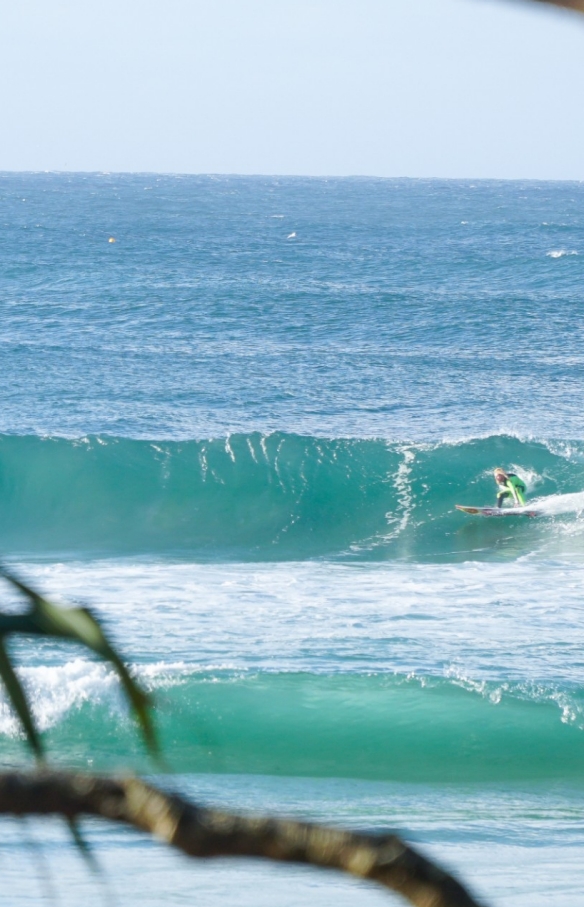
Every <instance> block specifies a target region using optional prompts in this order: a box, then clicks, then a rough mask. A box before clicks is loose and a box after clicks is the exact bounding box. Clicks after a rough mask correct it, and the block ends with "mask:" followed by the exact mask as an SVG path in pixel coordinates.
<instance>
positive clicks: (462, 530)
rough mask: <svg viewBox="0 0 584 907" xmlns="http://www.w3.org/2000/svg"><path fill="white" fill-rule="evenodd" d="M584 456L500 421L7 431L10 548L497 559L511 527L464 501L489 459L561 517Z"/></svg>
mask: <svg viewBox="0 0 584 907" xmlns="http://www.w3.org/2000/svg"><path fill="white" fill-rule="evenodd" d="M583 460H584V443H582V442H559V441H558V442H553V443H546V442H538V441H527V440H521V439H518V438H514V437H510V436H505V435H501V436H493V437H490V438H477V439H472V438H471V439H467V440H465V441H461V442H444V443H442V444H413V443H406V442H389V441H385V440H383V439H354V438H318V437H311V436H301V435H294V434H284V433H278V432H275V433H273V434H269V435H262V434H260V433H252V434H247V435H243V434H242V435H230V436H228V437H226V438H216V439H211V440H207V441H186V442H165V441H144V440H132V439H128V438H110V437H107V438H106V437H88V438H82V439H78V440H67V439H64V438H39V437H21V436H8V435H4V436H0V501H1V502H2V509H3V519H2V521H0V546H1V547H2V550H3V551H4V552H5V553H6V554H16V555H21V554H24V555H26V554H31V553H32V554H33V555H38V554H41V555H43V556H44V555H51V556H55V555H56V556H58V557H61V556H67V555H68V554H71V555H75V556H78V555H84V554H89V555H102V556H112V555H113V556H123V555H127V554H142V553H144V554H148V555H155V556H156V555H160V556H162V557H164V556H170V555H174V554H179V555H181V556H186V557H194V558H195V559H196V558H199V559H216V558H218V559H239V560H302V559H306V558H312V557H328V556H333V557H337V556H343V557H349V558H357V559H364V560H371V559H373V560H379V559H381V560H383V559H407V560H414V561H424V560H465V559H466V560H468V559H474V558H479V559H480V558H481V557H487V558H488V557H490V556H492V555H493V554H497V550H498V548H500V546H501V544H502V540H503V539H504V538H506V537H507V535H508V533H507V531H506V530H503V527H499V528H497V529H496V528H495V527H494V526H493V525H492V523H493V522H495V521H481V522H482V525H480V526H479V525H478V523H477V521H476V520H475V521H474V523H473V522H472V521H469V520H468V519H466V520H465V518H462V517H461V515H460V514H458V513H455V512H454V505H455V504H457V503H463V504H473V505H479V506H481V505H484V504H492V503H493V500H494V496H495V488H494V483H493V480H492V468H493V465H497V464H500V463H503V464H505V465H507V466H508V467H509V468H513V469H514V470H515V471H516V472H518V473H519V474H520V475H522V477H523V478H524V479H525V480H526V482H527V485H528V490H529V494H530V497H531V496H533V495H536V496H537V498H538V499H541V498H544V499H545V508H546V512H547V513H549V515H550V516H553V517H558V516H559V515H561V514H565V513H567V512H568V511H567V510H566V509H564V510H562V509H561V506H562V505H561V501H560V500H559V499H558V498H557V496H558V495H564V504H565V503H566V501H567V500H568V499H567V497H566V496H572V499H573V500H572V504H574V500H575V497H574V496H575V495H577V494H579V493H581V489H582V486H583V485H584V473H583V470H582V462H583ZM529 503H531V501H530V502H529ZM579 509H581V508H579V507H578V508H575V507H574V506H572V505H571V512H577V511H578V510H579ZM528 522H529V523H531V524H532V525H528ZM488 523H490V524H491V525H490V526H488V525H487V524H488ZM523 523H524V525H521V526H519V525H516V526H515V529H514V532H513V539H512V542H511V543H510V545H511V547H510V548H509V549H508V550H507V551H506V552H505V556H509V553H512V554H513V555H514V556H521V555H522V554H527V553H530V552H532V551H534V550H537V549H538V548H540V547H541V546H542V545H543V544H545V543H547V542H548V541H549V539H550V537H551V536H553V535H554V534H555V535H556V536H557V534H558V531H557V527H556V528H554V527H553V526H550V523H549V521H548V523H547V525H543V524H542V521H523ZM543 523H545V521H543ZM536 524H537V525H536ZM560 528H561V527H560ZM572 528H573V527H572ZM574 544H575V542H574Z"/></svg>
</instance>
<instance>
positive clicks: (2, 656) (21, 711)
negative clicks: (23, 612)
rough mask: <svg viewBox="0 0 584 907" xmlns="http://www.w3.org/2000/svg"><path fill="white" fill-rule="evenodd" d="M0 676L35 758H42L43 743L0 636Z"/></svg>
mask: <svg viewBox="0 0 584 907" xmlns="http://www.w3.org/2000/svg"><path fill="white" fill-rule="evenodd" d="M0 677H1V678H2V682H3V683H4V686H5V687H6V692H7V693H8V697H9V699H10V702H11V703H12V707H13V708H14V711H15V712H16V714H17V715H18V717H19V718H20V720H21V722H22V726H23V727H24V730H25V733H26V736H27V739H28V742H29V745H30V747H31V749H32V750H33V752H34V754H35V755H36V757H37V759H39V760H42V758H43V744H42V741H41V738H40V735H39V733H38V731H37V729H36V727H35V723H34V719H33V717H32V711H31V708H30V706H29V704H28V700H27V698H26V694H25V692H24V689H23V687H22V684H21V683H20V680H19V679H18V677H17V676H16V672H15V670H14V668H13V667H12V663H11V661H10V658H9V657H8V653H7V652H6V649H5V647H4V640H3V639H1V638H0Z"/></svg>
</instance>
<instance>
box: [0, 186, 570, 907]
mask: <svg viewBox="0 0 584 907" xmlns="http://www.w3.org/2000/svg"><path fill="white" fill-rule="evenodd" d="M583 202H584V194H583V189H582V186H581V185H580V184H570V183H561V184H560V183H558V184H556V183H498V182H479V183H470V182H460V183H458V182H441V181H408V180H371V179H354V180H338V179H335V180H323V179H314V180H307V179H288V178H286V179H284V178H282V179H272V178H270V179H267V178H265V179H264V178H237V177H229V178H228V177H218V178H215V177H172V176H156V175H126V176H116V175H107V174H101V175H99V174H98V175H57V174H0V213H1V216H0V288H1V294H0V300H1V301H0V305H1V306H2V315H3V317H2V319H1V321H0V343H1V344H2V367H3V383H2V388H3V406H2V407H1V408H0V500H1V502H2V517H3V518H2V520H1V521H0V550H1V551H2V552H3V553H4V554H3V556H4V558H5V559H6V560H8V562H9V563H10V564H11V565H12V566H13V569H16V570H18V571H19V572H20V573H21V574H22V575H23V576H25V577H27V578H29V579H30V580H31V581H32V582H34V583H35V584H36V585H37V586H38V587H39V588H41V589H43V590H44V591H45V592H46V593H47V594H49V595H51V596H52V597H53V598H55V599H56V600H59V601H69V602H75V603H78V602H84V603H88V604H90V605H91V606H92V607H93V608H94V609H95V610H96V611H97V612H98V613H99V614H100V615H101V616H102V618H103V619H104V620H105V621H106V623H107V626H108V629H109V632H110V633H111V635H112V636H113V637H114V639H115V640H116V641H117V642H118V644H119V646H120V647H121V648H122V650H123V651H124V652H125V654H126V657H127V660H128V661H129V663H130V664H131V665H132V670H133V671H135V673H136V675H137V676H138V677H139V678H140V679H141V680H142V682H143V683H144V685H145V686H146V687H147V688H148V689H149V690H150V691H151V692H152V694H153V696H154V699H155V703H156V718H157V723H158V725H159V728H160V733H161V737H162V741H163V745H164V750H165V754H166V757H167V761H168V763H169V774H168V775H167V776H165V777H163V778H162V779H161V781H162V783H164V784H167V785H170V786H173V787H177V788H178V789H180V790H183V791H185V792H187V793H190V794H192V795H193V796H200V797H202V798H203V799H206V800H208V801H209V802H213V801H217V802H221V803H228V804H230V805H232V806H233V807H234V808H236V809H237V808H239V809H253V810H263V809H265V810H268V809H273V810H276V811H278V812H282V813H291V814H294V815H303V816H306V817H309V818H316V819H322V820H326V821H331V822H337V823H344V824H348V825H354V826H358V827H367V828H378V829H386V828H388V827H398V828H400V829H401V830H402V831H403V832H404V834H405V835H406V836H409V837H410V838H411V839H412V840H415V841H416V842H417V843H419V844H420V846H421V847H423V848H425V849H426V850H427V851H428V852H429V853H431V854H434V855H435V856H436V857H438V858H439V859H441V860H443V861H444V862H445V863H446V864H447V865H448V866H449V867H450V868H451V869H452V870H453V871H455V872H458V873H460V874H461V875H462V876H463V877H464V878H465V879H466V880H467V881H468V883H469V884H470V885H471V887H473V888H474V889H475V890H476V891H477V892H479V894H481V895H482V896H483V897H484V898H485V899H486V900H488V901H489V902H490V903H492V904H496V905H500V907H511V905H514V907H515V905H521V907H523V905H525V907H527V905H528V904H529V905H533V904H536V905H538V904H542V905H543V904H544V903H546V904H547V903H549V902H550V900H553V901H554V902H556V903H562V904H566V905H576V904H579V903H580V900H581V891H582V888H583V886H584V872H583V871H582V869H581V867H580V863H581V860H580V858H579V848H581V846H582V844H584V827H583V824H582V818H581V816H582V806H583V804H584V785H583V783H582V778H583V775H582V766H583V764H584V682H583V674H582V651H583V646H584V618H583V613H584V612H583V603H582V570H583V534H584V522H583V521H582V512H584V431H583V423H582V415H581V399H582V378H583V366H584V353H583V352H582V350H583V349H584V346H583V344H582V340H583V338H582V336H581V335H582V324H583V323H584V322H583V319H582V315H583V311H582V301H581V286H582V277H583V276H584V272H583V267H584V265H583V262H584V215H583ZM110 239H115V242H110V241H109V240H110ZM495 466H504V467H507V468H510V469H513V470H514V471H515V472H517V473H518V474H519V475H520V476H521V477H522V478H523V479H524V481H525V482H526V485H527V489H528V498H529V501H530V502H536V506H537V509H538V510H539V511H540V512H541V514H542V515H541V516H540V517H538V518H537V519H529V518H526V517H519V516H518V517H509V518H506V519H504V520H484V519H478V518H469V517H465V516H463V515H462V514H460V513H458V512H457V511H455V509H454V505H455V504H457V503H462V504H478V505H483V504H492V503H493V502H494V496H495V491H496V489H495V486H494V481H493V478H492V470H493V468H494V467H495ZM3 601H4V606H5V607H10V608H13V607H18V602H17V599H16V598H15V597H14V594H13V593H12V592H11V591H10V590H8V589H6V590H5V596H4V599H3ZM14 651H15V653H16V655H17V656H18V658H19V661H20V664H21V674H22V678H23V682H24V683H25V685H26V686H27V688H28V689H29V690H30V693H31V696H32V699H33V701H34V707H35V711H36V715H37V719H38V721H39V724H40V726H41V727H42V729H43V731H44V733H45V734H46V739H47V744H48V747H49V751H50V753H51V756H52V758H53V760H54V762H56V763H57V764H59V765H72V766H75V767H81V768H90V769H99V770H101V769H106V770H117V769H124V770H126V769H128V768H134V769H139V770H141V771H153V770H154V766H152V764H151V763H150V762H149V761H148V757H147V755H146V754H145V753H144V751H143V748H142V746H141V744H140V742H139V740H138V737H137V735H136V731H135V727H134V725H133V723H132V721H131V720H130V719H129V717H128V714H127V711H126V709H125V706H124V704H123V701H122V698H121V695H120V691H119V688H118V686H117V683H116V681H115V678H114V677H113V676H112V674H111V673H110V672H109V671H108V670H107V669H106V668H104V667H103V666H102V665H100V664H98V663H95V662H93V661H91V660H89V659H87V657H86V656H85V654H84V653H83V652H81V651H79V650H77V649H72V648H68V647H64V646H58V645H52V644H51V645H49V644H43V645H41V646H40V647H34V646H31V645H30V643H29V642H28V641H26V640H20V641H18V642H16V643H15V647H14ZM0 744H1V746H0V759H1V761H2V764H3V765H4V766H13V765H16V764H19V763H20V761H21V760H22V759H23V758H25V751H24V748H23V743H22V740H21V737H20V735H19V732H18V728H17V725H16V723H15V721H14V718H13V716H12V715H11V713H10V711H9V710H8V708H7V705H6V703H5V701H4V700H3V699H2V700H0ZM42 827H43V828H46V841H47V843H46V853H47V857H50V860H49V861H48V862H50V863H52V864H53V866H54V872H55V877H56V880H58V884H57V885H56V887H59V888H63V886H64V890H63V891H62V892H61V896H62V903H64V904H69V903H72V904H73V903H77V901H76V900H75V898H77V897H78V894H77V892H82V896H83V897H84V899H85V900H88V901H91V900H92V899H93V900H94V901H95V902H96V903H97V902H98V901H99V899H100V897H102V895H100V894H99V892H96V891H95V890H93V888H92V886H93V884H94V883H93V881H92V880H91V879H88V878H87V877H85V876H84V875H83V870H82V869H80V868H79V866H78V865H77V862H76V858H75V855H74V853H73V852H72V850H71V849H70V848H69V846H68V845H67V844H66V843H64V842H63V838H62V835H61V832H60V831H59V828H58V826H55V825H53V824H51V823H49V824H47V825H46V826H44V825H43V826H42ZM32 833H33V834H34V837H35V838H41V837H42V836H43V835H42V834H41V831H40V826H39V827H38V828H37V827H34V828H33V829H32ZM22 834H23V832H22V829H19V830H18V831H17V832H15V826H14V825H13V824H11V823H4V824H2V825H1V826H0V840H1V842H2V849H3V850H4V851H5V852H6V853H8V852H9V853H10V856H11V859H10V863H9V865H8V866H7V867H6V872H7V873H8V876H9V878H8V882H7V884H8V888H7V889H6V890H7V891H10V892H11V894H10V899H9V900H6V903H7V904H8V903H10V904H13V903H27V904H34V905H38V907H43V905H44V904H45V903H49V902H50V901H51V898H50V895H49V893H48V889H47V885H48V888H49V889H50V883H47V882H46V880H45V881H44V882H43V879H42V874H41V876H40V877H39V878H36V880H35V878H33V875H34V874H33V875H31V870H30V867H31V866H35V865H36V863H35V859H34V858H32V857H31V855H30V848H29V845H28V844H27V843H26V834H24V837H22ZM88 836H89V837H90V838H91V839H92V840H94V843H95V847H96V851H97V852H98V854H99V855H100V856H101V857H102V858H103V861H104V864H105V865H106V866H107V867H108V868H109V878H110V884H111V886H112V888H113V890H114V891H117V892H118V894H119V895H120V899H121V900H123V902H124V903H128V904H130V905H134V904H135V905H138V904H140V905H141V904H145V903H152V904H157V903H162V902H164V903H165V904H181V903H185V901H186V900H187V899H190V898H191V897H192V891H193V889H194V887H197V886H198V890H199V892H200V893H201V898H202V900H203V901H204V903H205V904H208V905H210V907H214V905H217V907H218V905H219V904H221V905H223V904H226V903H227V904H230V903H233V904H242V903H248V902H249V903H250V905H251V904H252V903H254V904H258V903H260V904H266V905H267V904H273V903H278V904H282V903H284V904H290V905H292V904H296V903H300V902H302V903H314V904H322V905H324V904H330V903H332V902H333V900H334V902H335V903H339V904H344V903H347V904H349V903H355V902H358V903H362V904H363V905H366V904H369V903H371V904H372V905H373V904H376V903H381V900H382V899H383V900H385V901H386V902H387V900H388V899H387V898H386V897H385V896H383V895H382V894H380V893H379V892H376V891H375V890H374V889H371V888H368V887H367V886H358V885H356V883H352V882H345V881H344V880H339V879H331V878H329V877H326V876H321V875H320V874H318V873H307V872H305V871H300V870H291V869H290V868H287V869H286V870H278V869H274V868H272V867H267V866H263V865H256V864H253V865H245V864H243V865H239V864H226V865H227V868H226V866H225V865H224V864H221V869H218V868H217V867H215V866H214V865H213V864H211V865H208V864H204V865H202V866H195V867H191V866H190V865H188V864H187V863H185V862H183V861H177V860H176V859H175V858H173V857H171V856H169V855H166V854H164V853H162V852H161V851H159V850H157V849H156V847H155V845H151V844H145V843H143V842H141V841H139V839H137V838H136V837H134V836H131V835H129V834H124V833H122V832H120V831H119V830H114V831H113V832H112V831H110V830H106V829H104V828H101V827H100V826H97V825H93V824H92V825H91V826H89V829H88ZM131 866H132V867H135V868H134V869H133V870H132V872H130V874H129V869H128V867H131ZM23 867H29V869H28V870H25V869H24V868H23ZM35 871H36V870H35ZM63 880H65V882H66V884H65V882H64V881H63ZM140 880H141V881H140ZM54 884H56V883H54ZM67 885H68V886H69V888H68V889H67ZM69 889H70V890H69ZM71 891H74V892H75V894H74V895H72V894H71ZM558 892H559V893H560V894H558ZM560 895H561V897H560ZM5 897H6V895H4V894H2V893H0V903H4V901H3V900H2V899H3V898H5ZM72 897H73V900H71V898H72Z"/></svg>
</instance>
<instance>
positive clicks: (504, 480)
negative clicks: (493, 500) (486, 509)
mask: <svg viewBox="0 0 584 907" xmlns="http://www.w3.org/2000/svg"><path fill="white" fill-rule="evenodd" d="M494 474H495V482H496V483H497V486H498V489H499V490H498V491H497V507H502V506H503V501H504V500H505V499H506V498H513V501H514V502H515V506H516V507H525V498H524V494H525V491H526V488H525V482H523V481H522V479H520V478H519V476H516V475H515V473H514V472H505V470H504V469H501V467H500V466H497V468H496V469H495V473H494Z"/></svg>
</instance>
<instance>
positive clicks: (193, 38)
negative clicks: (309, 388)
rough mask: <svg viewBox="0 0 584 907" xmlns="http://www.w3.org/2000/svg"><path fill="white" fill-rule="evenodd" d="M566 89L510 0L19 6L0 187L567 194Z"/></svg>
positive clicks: (7, 58) (578, 119) (577, 146)
mask: <svg viewBox="0 0 584 907" xmlns="http://www.w3.org/2000/svg"><path fill="white" fill-rule="evenodd" d="M583 87H584V16H581V17H579V16H578V15H576V14H574V13H570V12H566V11H558V10H554V9H552V8H548V7H546V6H545V5H543V4H539V3H534V4H530V3H523V2H520V0H519V2H515V3H514V2H505V0H212V2H211V0H204V2H203V0H156V2H153V0H52V2H51V0H18V2H17V3H8V2H6V3H3V4H2V9H1V10H0V170H70V171H112V172H115V171H155V172H164V173H240V174H280V175H283V174H299V175H315V176H322V175H327V176H336V175H339V176H350V175H364V176H381V177H384V176H385V177H402V176H407V177H446V178H472V179H478V178H504V179H507V178H511V179H512V178H525V179H577V180H582V179H584V116H583V115H582V94H583Z"/></svg>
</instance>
